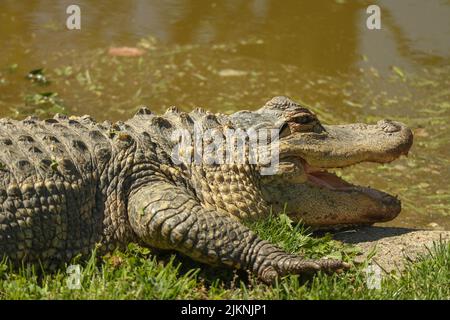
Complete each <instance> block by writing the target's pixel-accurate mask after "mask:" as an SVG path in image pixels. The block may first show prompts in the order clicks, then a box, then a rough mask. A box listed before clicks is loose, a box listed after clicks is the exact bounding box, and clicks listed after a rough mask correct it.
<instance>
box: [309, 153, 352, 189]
mask: <svg viewBox="0 0 450 320" xmlns="http://www.w3.org/2000/svg"><path fill="white" fill-rule="evenodd" d="M301 163H302V166H303V170H304V172H305V174H306V177H307V179H308V182H310V183H311V184H313V185H315V186H318V187H323V188H328V189H341V190H344V189H348V188H351V187H353V186H354V185H352V184H351V183H349V182H347V181H345V180H344V179H342V178H340V177H338V176H337V175H336V174H334V173H332V172H329V171H327V170H325V169H323V168H318V167H313V166H310V165H309V164H308V163H307V162H306V161H305V160H303V159H302V160H301Z"/></svg>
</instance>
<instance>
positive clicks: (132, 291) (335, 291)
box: [0, 215, 450, 299]
mask: <svg viewBox="0 0 450 320" xmlns="http://www.w3.org/2000/svg"><path fill="white" fill-rule="evenodd" d="M251 227H252V228H253V229H254V230H256V231H257V232H258V233H259V234H260V235H261V237H263V238H265V239H268V240H270V241H272V242H274V243H276V244H278V245H279V246H281V247H283V248H284V249H286V250H287V251H289V252H297V253H302V254H304V255H305V256H308V257H312V258H318V257H323V256H329V257H334V258H340V259H343V260H346V261H351V260H352V258H353V257H354V256H355V255H356V254H357V251H356V250H355V248H353V247H351V246H348V245H343V244H341V243H339V242H336V241H333V240H332V239H331V237H330V236H329V235H325V236H324V237H321V238H315V237H314V238H313V237H310V236H308V233H307V230H305V229H303V228H302V227H301V226H297V227H293V226H292V225H291V223H290V221H289V220H288V218H287V217H286V216H285V215H281V216H280V217H277V218H275V217H274V218H271V219H269V220H267V221H264V222H260V223H257V224H253V225H252V226H251ZM74 263H79V264H81V266H82V288H81V289H79V290H73V289H69V288H68V287H67V280H68V275H67V274H66V273H65V270H61V271H59V272H57V273H52V274H45V273H42V272H36V271H35V270H34V269H32V268H29V267H28V268H27V267H23V268H21V269H20V270H12V269H11V267H10V265H9V264H8V263H7V262H6V261H4V262H2V263H1V264H0V298H1V299H449V298H450V283H449V281H450V245H448V244H447V245H444V244H436V245H435V246H434V248H433V249H432V250H430V255H428V256H423V257H422V258H421V259H419V261H418V262H416V263H414V264H409V265H408V266H407V267H406V270H405V272H404V273H403V274H402V275H401V276H395V275H387V276H386V277H385V278H384V279H383V281H382V283H381V289H380V290H377V289H368V288H367V285H366V273H365V271H364V267H365V264H362V265H359V266H355V267H354V268H352V269H351V270H350V271H348V272H346V273H344V274H339V275H331V276H329V275H325V274H322V273H319V274H318V275H316V276H314V277H312V278H311V277H310V278H302V277H299V276H287V277H285V278H283V279H281V280H280V281H279V283H277V284H276V285H274V286H266V285H264V284H262V283H260V282H259V281H258V280H256V279H255V278H254V277H253V276H251V275H248V274H247V273H245V272H243V271H239V272H236V271H232V270H228V269H221V268H210V267H206V266H204V265H200V264H196V263H195V262H192V261H191V260H190V259H187V258H183V257H181V256H179V255H175V254H171V253H157V252H152V251H150V250H148V249H146V248H142V247H139V246H137V245H134V244H132V245H130V246H129V247H128V249H127V250H126V251H125V252H119V251H116V252H114V253H113V254H109V255H106V256H103V257H97V256H96V254H95V252H93V254H92V256H91V258H90V259H89V260H88V261H85V262H79V261H77V260H75V261H74Z"/></svg>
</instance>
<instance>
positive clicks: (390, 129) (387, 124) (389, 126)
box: [377, 119, 403, 133]
mask: <svg viewBox="0 0 450 320" xmlns="http://www.w3.org/2000/svg"><path fill="white" fill-rule="evenodd" d="M377 126H378V127H380V128H381V129H382V130H383V131H384V132H386V133H394V132H398V131H400V130H402V127H403V126H402V125H401V124H400V123H398V122H394V121H392V120H388V119H384V120H380V121H378V122H377Z"/></svg>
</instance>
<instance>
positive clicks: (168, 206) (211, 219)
mask: <svg viewBox="0 0 450 320" xmlns="http://www.w3.org/2000/svg"><path fill="white" fill-rule="evenodd" d="M293 111H294V112H293ZM299 112H300V113H301V114H302V117H304V115H305V114H307V116H308V117H312V120H313V121H312V122H311V123H312V124H311V123H310V122H308V121H306V122H305V121H304V119H303V118H302V119H303V120H302V121H298V117H296V116H295V114H298V113H299ZM293 114H294V115H293ZM194 122H196V123H197V124H200V125H201V127H203V128H218V129H219V130H223V129H224V128H225V127H228V126H232V127H235V128H248V127H249V126H254V127H259V128H261V127H263V128H279V127H280V123H281V124H282V126H281V128H282V131H283V132H282V138H281V146H282V147H281V158H282V159H284V158H286V159H290V160H289V161H287V162H283V163H284V164H285V165H286V164H287V165H286V166H287V167H292V165H293V163H295V161H293V162H290V161H291V160H292V159H291V158H292V155H293V152H292V151H293V150H295V152H294V153H295V154H300V155H301V158H302V159H308V157H307V156H308V154H310V153H311V152H310V151H308V150H307V149H308V148H309V147H311V146H312V145H313V144H311V145H309V146H306V148H303V149H302V148H300V149H301V150H300V149H299V150H297V149H298V148H299V147H298V146H293V147H292V148H290V149H289V150H288V152H286V144H288V143H292V142H289V139H294V140H295V139H297V140H299V139H300V140H301V137H302V136H304V135H305V132H306V133H307V134H308V135H310V137H309V138H308V139H311V138H312V137H311V132H318V133H319V134H321V132H322V130H323V128H324V127H323V126H322V125H321V124H320V122H318V120H317V119H316V118H315V117H314V116H313V114H312V113H310V112H309V111H308V110H307V109H304V108H303V107H301V106H299V105H297V104H295V103H294V102H292V101H290V100H289V99H287V98H283V97H277V98H274V99H272V100H271V101H270V102H269V103H268V104H266V106H264V107H263V108H261V109H260V110H258V111H256V112H238V113H235V114H233V115H230V116H226V115H220V114H218V115H213V114H211V113H208V112H205V111H203V110H200V109H198V110H195V111H193V112H191V113H189V114H187V113H183V112H179V111H178V110H177V109H176V108H171V109H169V110H168V111H167V112H166V114H165V115H163V116H158V115H155V114H152V113H151V112H150V111H149V110H148V109H146V108H142V109H141V110H140V111H139V112H138V113H137V114H136V116H135V117H133V118H132V119H130V120H128V121H127V122H125V123H123V122H119V123H116V124H111V123H108V122H105V123H102V124H100V123H96V122H95V121H94V120H92V119H91V118H90V117H88V116H83V117H70V118H68V117H65V116H61V115H56V116H55V117H54V119H48V120H44V121H40V120H38V119H36V118H27V119H25V120H23V121H15V120H9V119H1V120H0V148H1V152H0V256H6V257H8V258H9V259H10V260H11V261H12V262H13V263H15V264H17V265H19V264H21V263H35V264H37V263H40V264H42V265H43V266H44V267H47V268H50V269H53V268H56V267H58V266H59V265H61V264H62V263H64V262H67V261H69V260H70V259H71V258H73V257H74V256H76V255H78V254H82V255H87V254H89V252H90V251H91V250H92V249H93V248H94V247H95V246H98V245H100V246H99V247H100V252H109V251H111V250H114V249H115V248H117V247H124V246H125V245H127V244H128V243H130V242H138V243H140V244H142V245H145V246H149V247H156V248H160V249H170V250H176V251H179V252H180V253H182V254H185V255H187V256H189V257H191V258H193V259H195V260H197V261H201V262H205V263H208V264H211V265H227V266H230V267H233V268H243V269H248V270H250V271H252V272H253V273H255V274H256V275H258V276H259V277H260V278H261V279H262V280H263V281H265V282H273V281H274V280H275V279H276V278H277V277H279V276H281V275H285V274H288V273H303V272H314V271H318V270H326V271H336V270H339V269H345V268H347V267H348V265H346V264H345V263H342V262H340V261H335V260H316V261H310V260H306V259H304V258H302V257H300V256H297V255H291V254H288V253H286V252H284V251H282V250H281V249H279V248H277V247H276V246H274V245H272V244H270V243H268V242H267V241H263V240H261V239H260V238H258V237H257V236H256V235H255V234H254V233H253V232H252V231H251V230H249V229H248V228H247V227H245V226H244V225H243V224H242V223H241V222H240V220H242V219H252V220H256V219H263V218H264V217H267V216H268V214H269V212H270V208H271V207H272V206H275V207H276V206H277V203H279V202H280V201H285V200H286V202H290V203H293V202H295V201H294V200H293V199H292V194H289V195H288V196H284V195H282V194H279V193H278V192H277V191H276V190H277V188H278V187H289V188H290V189H295V190H299V188H297V187H292V185H290V184H292V183H295V184H297V185H299V184H301V185H302V187H305V186H308V187H310V188H313V187H312V186H311V185H310V184H309V183H308V182H307V181H306V180H305V179H304V178H305V177H306V175H305V173H304V172H303V178H302V173H300V174H298V172H297V171H295V170H294V172H297V173H295V174H292V170H291V171H289V172H288V171H284V169H283V168H285V167H286V166H283V165H282V166H281V170H280V174H279V175H276V176H275V177H272V178H269V177H266V178H263V177H262V176H261V175H260V167H259V166H258V165H252V164H248V163H247V162H246V163H244V164H235V165H225V164H224V165H206V164H189V163H181V164H175V163H174V161H173V160H172V158H171V151H172V150H173V148H174V145H175V144H176V142H174V141H172V139H171V135H172V133H173V131H174V130H175V129H180V128H184V129H186V130H188V131H189V132H193V130H194V129H193V128H194ZM284 124H286V125H288V126H289V130H290V131H289V132H288V133H287V134H286V132H285V129H286V126H285V125H284ZM399 126H400V124H399ZM407 130H409V129H406V128H404V127H402V130H400V132H401V133H402V134H403V135H405V134H406V136H405V137H406V138H405V139H406V140H408V139H409V140H411V141H409V140H408V141H406V142H405V141H401V143H400V144H399V143H398V142H397V141H396V142H395V144H396V147H395V148H397V149H398V150H397V151H395V152H394V151H389V152H387V151H386V152H385V151H384V150H382V149H380V148H378V149H377V150H376V152H375V153H374V154H377V155H378V158H377V159H375V160H373V161H379V162H383V159H382V154H383V152H384V153H385V154H386V155H387V156H386V160H385V162H388V161H392V160H393V159H394V158H395V157H396V156H398V155H399V154H401V153H405V150H406V149H409V147H410V145H411V142H412V136H411V137H408V135H407ZM374 132H375V131H374ZM405 132H406V133H405ZM322 133H323V132H322ZM389 139H391V138H389ZM320 140H321V141H323V140H324V139H323V137H322V138H321V139H320ZM309 141H311V140H309ZM380 141H381V142H380V144H382V142H383V140H382V139H381V140H380ZM385 142H386V144H393V142H391V141H388V140H386V141H385ZM294 143H297V142H294ZM301 143H303V142H301ZM307 143H308V142H307ZM399 145H405V146H406V147H399ZM322 147H323V146H320V148H322ZM283 148H284V149H283ZM296 148H297V149H296ZM320 148H317V149H320ZM391 149H392V148H390V149H389V150H391ZM305 150H307V151H305ZM184 151H186V150H184ZM406 151H407V150H406ZM369 153H370V152H366V154H365V155H364V156H361V155H360V154H359V153H358V151H357V150H356V151H355V154H356V155H357V157H356V160H355V161H353V163H356V162H361V161H372V160H371V159H370V154H369ZM325 154H329V150H324V156H327V155H325ZM333 157H334V158H336V159H338V160H336V161H337V162H338V163H337V164H338V165H339V161H341V162H346V164H347V163H349V162H352V161H350V160H349V159H344V158H345V157H344V158H343V157H340V156H339V154H337V155H333ZM333 157H331V158H333ZM331 158H330V161H334V160H333V159H331ZM311 159H319V160H320V156H318V155H317V152H316V153H315V154H313V155H312V158H311ZM380 159H381V160H380ZM344 160H345V161H344ZM309 161H311V162H314V160H310V159H308V162H309ZM322 163H326V161H325V162H323V161H322ZM330 166H331V165H330ZM294 167H295V168H296V169H298V168H299V167H301V166H298V164H297V165H294ZM291 169H292V168H291ZM300 171H302V170H300ZM303 171H305V170H303ZM300 189H301V188H300ZM271 190H272V191H271ZM354 192H356V191H354ZM307 193H308V192H307ZM268 194H269V195H268ZM313 194H314V193H311V195H313ZM276 195H278V196H279V199H278V200H275V199H274V197H275V196H276ZM376 200H378V199H374V200H373V202H376ZM305 201H306V207H308V205H309V207H314V206H311V205H310V203H311V202H310V203H309V204H308V199H306V200H305ZM319 201H320V200H319ZM312 203H314V201H313V202H312ZM294 204H295V203H294ZM295 205H297V204H295ZM383 205H384V204H383ZM371 206H372V207H376V205H373V204H372V203H371ZM322 207H324V206H323V205H322ZM291 209H292V208H291ZM298 209H299V207H298V206H297V207H296V208H294V209H292V210H290V211H289V214H291V215H292V216H293V217H294V218H295V217H297V218H299V219H301V218H302V217H301V215H300V217H299V214H298ZM372 209H373V208H372ZM385 209H386V208H385ZM325 211H326V210H325ZM387 211H389V210H387V209H386V210H385V212H387ZM389 213H390V212H389ZM313 214H314V212H310V213H308V217H309V215H313ZM358 214H359V213H358ZM358 214H357V215H355V216H354V217H353V218H354V219H353V220H352V221H351V222H354V223H367V222H368V221H367V219H366V220H365V219H364V216H363V215H359V218H358ZM390 214H391V213H390ZM391 215H392V214H391ZM304 216H306V215H304ZM383 219H386V216H383V211H381V217H380V220H383ZM310 220H311V219H310ZM317 220H318V221H320V223H318V224H319V225H323V224H324V223H323V222H324V218H323V216H322V217H321V216H320V213H318V219H317ZM344 220H345V221H344V222H343V223H347V222H348V221H347V220H348V219H344ZM311 221H314V219H312V220H311ZM341 222H342V221H339V217H338V218H337V220H335V223H334V224H340V223H341ZM369 222H373V221H372V220H370V221H369ZM312 224H314V223H312ZM325 224H326V223H325ZM329 224H331V225H332V224H333V223H332V222H331V223H329Z"/></svg>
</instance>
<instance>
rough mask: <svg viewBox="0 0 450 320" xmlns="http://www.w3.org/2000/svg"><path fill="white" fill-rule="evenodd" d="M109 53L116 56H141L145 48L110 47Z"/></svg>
mask: <svg viewBox="0 0 450 320" xmlns="http://www.w3.org/2000/svg"><path fill="white" fill-rule="evenodd" d="M108 54H109V55H110V56H115V57H140V56H142V55H144V54H145V50H144V49H139V48H134V47H112V48H109V50H108Z"/></svg>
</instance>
